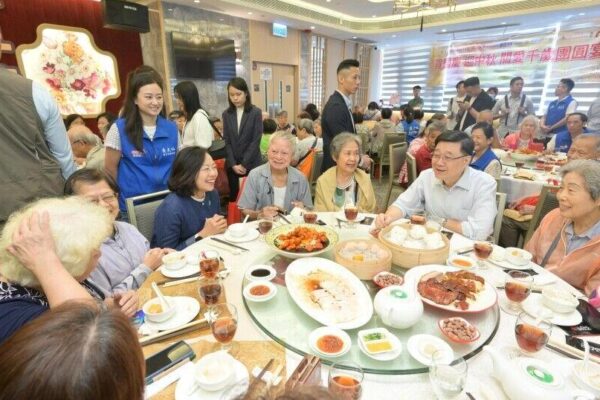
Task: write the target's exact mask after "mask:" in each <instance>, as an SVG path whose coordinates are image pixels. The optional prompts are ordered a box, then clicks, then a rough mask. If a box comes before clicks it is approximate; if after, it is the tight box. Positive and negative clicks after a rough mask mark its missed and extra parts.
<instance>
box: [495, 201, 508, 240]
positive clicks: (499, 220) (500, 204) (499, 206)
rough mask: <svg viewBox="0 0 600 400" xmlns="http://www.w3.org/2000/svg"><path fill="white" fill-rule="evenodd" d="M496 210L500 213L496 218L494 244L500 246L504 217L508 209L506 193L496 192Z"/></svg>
mask: <svg viewBox="0 0 600 400" xmlns="http://www.w3.org/2000/svg"><path fill="white" fill-rule="evenodd" d="M496 208H497V211H498V213H497V214H496V218H494V243H495V244H498V239H499V238H500V229H501V228H502V217H503V216H504V209H505V208H506V193H502V192H496Z"/></svg>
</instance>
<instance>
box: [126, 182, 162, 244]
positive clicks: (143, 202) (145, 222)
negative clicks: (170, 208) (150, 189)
mask: <svg viewBox="0 0 600 400" xmlns="http://www.w3.org/2000/svg"><path fill="white" fill-rule="evenodd" d="M169 193H171V192H170V191H168V190H163V191H161V192H155V193H149V194H144V195H141V196H135V197H130V198H128V199H125V205H126V206H127V214H129V222H130V223H131V224H132V225H133V226H135V227H136V228H137V229H138V230H139V231H140V233H141V234H142V235H144V237H145V238H146V239H148V241H151V240H152V233H153V231H154V214H155V212H156V209H157V208H158V206H160V204H161V203H162V201H163V200H164V198H165V197H167V195H168V194H169Z"/></svg>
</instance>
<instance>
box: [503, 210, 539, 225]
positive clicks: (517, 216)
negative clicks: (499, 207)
mask: <svg viewBox="0 0 600 400" xmlns="http://www.w3.org/2000/svg"><path fill="white" fill-rule="evenodd" d="M504 215H505V216H506V217H508V218H510V219H514V220H515V221H519V222H524V221H529V220H531V218H533V215H532V214H521V213H520V212H518V211H517V210H513V209H511V208H506V209H504Z"/></svg>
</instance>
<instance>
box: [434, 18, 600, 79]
mask: <svg viewBox="0 0 600 400" xmlns="http://www.w3.org/2000/svg"><path fill="white" fill-rule="evenodd" d="M596 22H598V23H597V24H595V27H593V28H587V29H581V28H579V29H572V30H569V29H568V28H563V29H561V30H560V31H559V32H558V40H557V42H556V44H555V45H554V46H553V37H554V35H555V30H554V29H548V30H546V31H544V32H536V33H533V34H516V35H513V36H510V37H505V38H502V40H500V41H498V40H497V39H496V40H487V41H475V40H469V41H460V42H452V43H451V44H450V45H449V46H443V45H442V46H434V47H433V48H432V51H431V57H430V62H429V71H430V76H429V80H428V84H429V85H432V86H434V85H441V84H444V83H445V84H447V85H450V84H453V83H455V82H457V81H458V80H460V79H464V78H465V77H468V76H475V75H476V76H479V77H480V79H481V80H482V82H483V81H485V82H497V81H498V79H499V78H503V79H505V78H508V79H510V77H512V76H515V75H520V76H522V77H524V78H525V80H526V81H528V80H537V79H540V78H541V79H542V80H545V79H544V78H545V74H546V67H547V66H548V63H552V65H551V75H550V81H556V80H558V79H560V78H564V77H570V78H572V79H574V80H575V81H577V80H585V81H587V82H600V30H599V29H598V28H597V27H598V26H600V21H596ZM486 78H489V79H486ZM444 81H445V82H444Z"/></svg>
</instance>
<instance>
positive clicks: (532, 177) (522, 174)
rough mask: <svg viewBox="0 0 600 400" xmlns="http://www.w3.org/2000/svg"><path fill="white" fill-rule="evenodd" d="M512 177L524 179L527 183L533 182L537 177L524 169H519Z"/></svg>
mask: <svg viewBox="0 0 600 400" xmlns="http://www.w3.org/2000/svg"><path fill="white" fill-rule="evenodd" d="M513 177H514V178H515V179H525V180H529V181H535V179H536V177H537V175H536V173H535V172H533V171H528V170H526V169H522V168H521V169H519V170H518V171H517V172H516V173H515V174H514V175H513Z"/></svg>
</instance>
